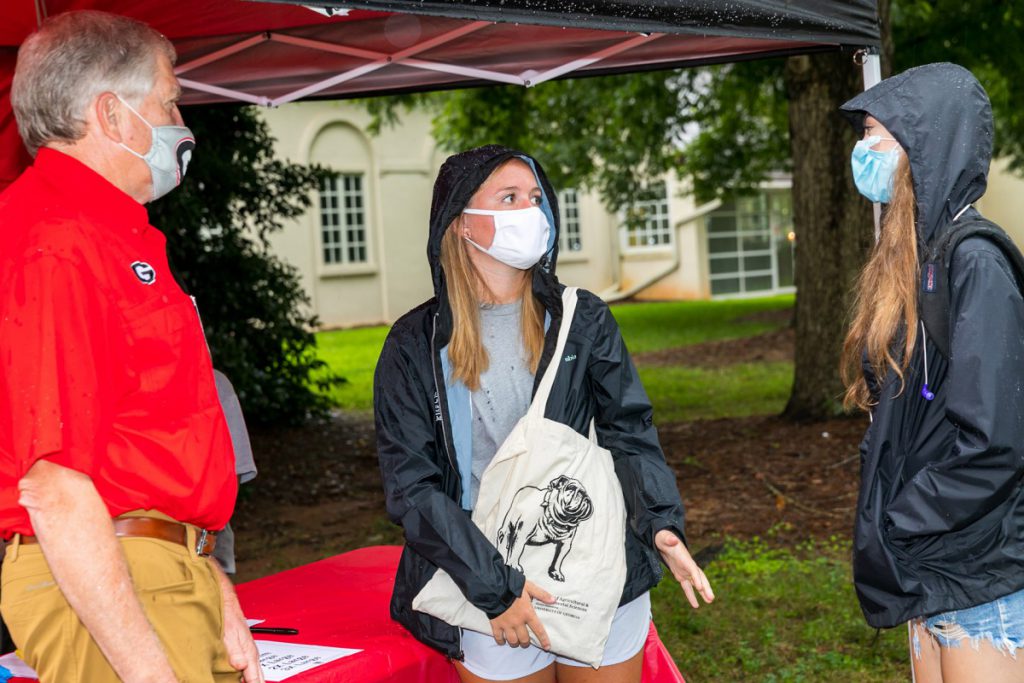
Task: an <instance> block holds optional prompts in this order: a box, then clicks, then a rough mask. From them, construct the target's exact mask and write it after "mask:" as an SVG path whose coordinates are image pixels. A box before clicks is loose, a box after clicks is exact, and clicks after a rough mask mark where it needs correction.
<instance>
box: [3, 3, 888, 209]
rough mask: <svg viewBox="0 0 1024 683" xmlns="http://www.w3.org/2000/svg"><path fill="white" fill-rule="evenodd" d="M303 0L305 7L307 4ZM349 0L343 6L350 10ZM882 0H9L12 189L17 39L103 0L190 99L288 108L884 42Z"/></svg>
mask: <svg viewBox="0 0 1024 683" xmlns="http://www.w3.org/2000/svg"><path fill="white" fill-rule="evenodd" d="M300 5H306V7H302V6H300ZM338 5H343V8H339V7H338ZM875 5H876V3H875V0H723V1H719V2H715V1H713V0H653V1H650V0H648V1H641V0H579V1H576V0H476V1H470V2H439V1H434V2H430V1H426V0H378V1H358V2H349V1H347V0H333V1H328V0H278V1H277V2H268V1H266V0H261V1H255V2H253V1H249V0H175V1H174V2H170V1H168V0H4V2H3V4H2V7H0V189H2V187H4V186H5V185H6V184H7V183H9V182H10V181H11V180H13V179H14V178H15V177H16V176H17V174H18V173H19V172H20V170H21V169H22V168H23V167H24V165H25V164H26V163H27V162H28V159H27V158H26V157H27V155H26V154H25V152H24V149H23V147H22V145H21V142H20V139H19V138H18V134H17V130H16V126H15V124H14V118H13V114H12V112H11V108H10V99H9V94H10V85H11V78H12V75H13V71H14V64H15V58H16V53H17V46H18V45H19V44H20V43H21V41H22V40H24V38H25V37H26V36H27V35H28V34H29V33H31V32H32V31H33V30H34V29H35V28H36V26H37V25H38V24H39V22H40V21H42V20H43V19H44V18H45V17H46V16H51V15H54V14H57V13H60V12H64V11H68V10H74V9H99V10H104V11H108V12H115V13H118V14H123V15H126V16H130V17H134V18H137V19H140V20H142V21H145V22H146V23H148V24H149V25H151V26H153V27H154V28H156V29H157V30H159V31H161V32H162V33H163V34H164V35H166V36H167V37H168V38H170V39H171V40H172V41H173V42H174V44H175V47H176V49H177V51H178V55H179V58H178V65H177V69H176V71H177V72H178V75H179V79H180V80H181V83H182V85H183V87H184V90H185V94H184V97H183V102H184V103H185V104H196V103H209V102H224V101H240V102H250V103H254V104H262V105H267V106H277V105H280V104H284V103H286V102H291V101H295V100H299V99H303V98H310V97H319V98H325V97H331V98H340V97H354V96H367V95H377V94H384V93H389V92H391V93H393V92H408V91H415V90H428V89H440V88H452V87H464V86H472V85H480V84H485V83H509V84H516V85H522V86H526V87H530V86H533V85H536V84H538V83H542V82H544V81H548V80H551V79H555V78H564V77H569V76H582V75H598V74H607V73H619V72H626V71H637V70H642V69H661V68H672V67H680V66H687V65H698V64H708V63H716V62H724V61H735V60H738V59H749V58H756V57H766V56H777V55H786V54H794V53H801V52H811V51H817V50H835V49H840V48H841V47H869V48H873V47H876V46H877V45H878V44H879V27H878V20H877V16H876V7H875Z"/></svg>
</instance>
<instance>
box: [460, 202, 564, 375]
mask: <svg viewBox="0 0 1024 683" xmlns="http://www.w3.org/2000/svg"><path fill="white" fill-rule="evenodd" d="M462 220H463V218H462V217H461V216H460V217H458V218H456V219H455V220H454V221H452V223H451V225H449V226H448V230H447V231H446V232H445V234H444V237H443V238H442V239H441V268H442V269H443V270H444V276H445V283H446V288H447V291H448V303H449V305H450V306H451V310H452V338H451V341H450V342H449V345H448V357H449V358H450V359H451V362H452V368H453V370H454V372H453V377H454V378H455V379H457V380H460V381H461V382H462V383H463V384H465V385H466V386H467V387H468V388H469V390H470V391H477V390H478V389H479V388H480V375H481V374H482V373H483V372H484V371H485V370H487V368H488V366H489V365H490V359H489V358H488V356H487V349H485V348H484V345H483V342H482V341H481V339H480V304H482V303H492V302H493V301H494V296H493V295H492V294H491V293H490V290H489V289H488V288H487V285H486V283H485V282H484V280H483V278H482V277H480V273H479V272H477V269H476V267H475V266H474V265H473V262H472V261H471V260H470V258H469V254H467V253H466V249H468V248H471V247H470V246H469V245H468V244H467V243H466V242H465V240H463V239H462V237H461V235H462V225H461V222H462ZM534 268H536V266H534ZM534 268H530V269H529V270H525V271H523V279H522V290H521V298H522V302H523V309H522V333H523V348H524V349H525V350H526V354H527V359H528V361H529V364H530V372H532V373H534V374H536V373H537V366H538V365H539V364H540V356H541V353H542V352H543V350H544V307H543V306H542V305H541V303H540V301H538V300H537V297H535V296H534V295H533V287H532V283H533V270H534Z"/></svg>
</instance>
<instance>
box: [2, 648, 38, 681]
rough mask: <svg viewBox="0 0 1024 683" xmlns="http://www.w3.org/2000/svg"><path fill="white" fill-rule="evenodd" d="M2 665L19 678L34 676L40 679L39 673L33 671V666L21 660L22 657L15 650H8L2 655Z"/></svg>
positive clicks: (33, 677)
mask: <svg viewBox="0 0 1024 683" xmlns="http://www.w3.org/2000/svg"><path fill="white" fill-rule="evenodd" d="M0 666H2V667H5V668H6V669H7V670H8V671H10V672H11V673H12V674H14V675H15V676H17V677H18V678H32V679H35V680H39V674H37V673H36V672H35V671H33V669H32V667H30V666H29V665H28V664H26V663H25V662H23V661H21V658H20V657H18V655H16V654H14V653H13V652H8V653H7V654H5V655H4V656H3V657H0Z"/></svg>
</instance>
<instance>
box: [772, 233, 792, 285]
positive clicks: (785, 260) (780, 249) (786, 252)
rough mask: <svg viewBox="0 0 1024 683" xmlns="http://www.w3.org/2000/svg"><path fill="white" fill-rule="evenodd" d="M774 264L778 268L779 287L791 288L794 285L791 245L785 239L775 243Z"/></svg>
mask: <svg viewBox="0 0 1024 683" xmlns="http://www.w3.org/2000/svg"><path fill="white" fill-rule="evenodd" d="M775 262H776V263H777V264H778V268H779V272H778V277H779V287H792V286H793V284H794V280H793V272H794V269H793V243H792V242H790V241H789V240H788V239H786V238H785V237H783V238H782V239H780V240H779V241H778V242H777V243H776V247H775Z"/></svg>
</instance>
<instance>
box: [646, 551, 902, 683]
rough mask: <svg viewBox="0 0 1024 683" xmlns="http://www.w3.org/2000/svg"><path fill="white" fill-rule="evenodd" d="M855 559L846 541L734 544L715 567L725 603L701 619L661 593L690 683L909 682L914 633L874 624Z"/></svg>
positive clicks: (670, 584)
mask: <svg viewBox="0 0 1024 683" xmlns="http://www.w3.org/2000/svg"><path fill="white" fill-rule="evenodd" d="M849 553H850V548H849V543H848V542H846V541H835V542H833V543H831V544H820V543H819V544H812V543H808V544H804V545H802V546H801V547H798V548H793V549H770V548H769V547H768V546H767V545H766V544H765V543H764V542H762V541H758V540H756V539H755V540H753V541H748V542H739V541H727V542H726V545H725V550H724V551H723V552H722V554H721V555H719V556H718V557H716V558H715V559H714V560H713V561H712V562H711V563H710V564H709V565H708V566H707V567H706V572H707V575H708V579H709V580H710V581H711V585H712V587H713V588H714V589H715V593H716V598H715V602H714V603H712V604H711V605H702V606H701V608H700V609H699V610H696V611H694V610H693V609H692V608H691V607H690V606H689V604H688V603H687V602H686V598H685V596H684V595H683V593H682V591H681V590H680V588H679V585H678V584H677V583H675V582H674V581H670V580H669V579H665V580H663V581H662V582H661V584H660V585H659V586H658V587H657V588H656V589H655V590H654V592H653V594H652V603H651V604H652V611H653V613H654V623H655V624H657V626H658V632H659V634H660V635H661V639H662V641H663V642H664V643H665V646H666V647H667V648H668V650H669V652H671V653H672V655H673V657H674V658H675V660H676V663H677V664H678V665H679V669H680V670H681V671H682V672H683V675H684V676H685V677H686V680H687V681H688V682H689V683H734V682H736V681H750V682H751V683H812V682H813V683H826V682H833V683H883V682H896V681H906V680H908V679H909V665H908V660H907V646H906V637H907V636H906V630H905V629H903V628H895V629H890V630H887V631H881V632H876V631H875V630H874V629H872V628H870V627H868V626H867V624H866V623H865V622H864V618H863V617H862V616H861V613H860V609H859V608H858V606H857V600H856V597H855V595H854V592H853V586H852V584H851V579H850V560H849Z"/></svg>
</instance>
